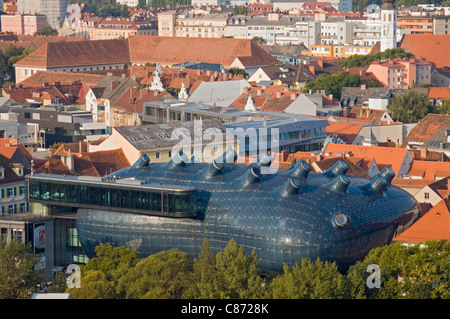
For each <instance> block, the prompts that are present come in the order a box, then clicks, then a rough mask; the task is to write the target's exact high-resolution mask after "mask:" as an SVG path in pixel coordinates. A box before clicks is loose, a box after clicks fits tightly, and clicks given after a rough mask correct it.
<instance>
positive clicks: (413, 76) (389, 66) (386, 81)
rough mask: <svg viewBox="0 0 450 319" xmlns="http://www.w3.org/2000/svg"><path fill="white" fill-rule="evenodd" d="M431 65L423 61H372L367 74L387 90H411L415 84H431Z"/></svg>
mask: <svg viewBox="0 0 450 319" xmlns="http://www.w3.org/2000/svg"><path fill="white" fill-rule="evenodd" d="M431 68H432V64H431V63H430V62H428V61H426V60H423V59H397V60H386V61H374V62H372V63H371V65H370V66H369V68H368V69H367V72H370V73H372V74H373V75H374V76H375V77H376V78H377V79H378V81H380V82H381V83H383V85H384V86H386V87H388V88H390V89H391V88H412V87H413V86H414V85H415V84H431Z"/></svg>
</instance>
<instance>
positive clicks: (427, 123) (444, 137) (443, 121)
mask: <svg viewBox="0 0 450 319" xmlns="http://www.w3.org/2000/svg"><path fill="white" fill-rule="evenodd" d="M449 136H450V115H444V114H433V113H429V114H427V115H426V116H425V117H424V118H423V119H422V120H420V121H419V123H417V125H416V126H415V127H414V128H413V129H412V130H411V132H410V133H409V134H408V137H407V138H406V140H405V142H404V143H403V147H409V148H410V149H421V148H426V149H427V150H432V151H437V152H443V153H445V154H446V155H447V156H448V155H449V154H450V152H449V150H448V149H449V146H450V144H449Z"/></svg>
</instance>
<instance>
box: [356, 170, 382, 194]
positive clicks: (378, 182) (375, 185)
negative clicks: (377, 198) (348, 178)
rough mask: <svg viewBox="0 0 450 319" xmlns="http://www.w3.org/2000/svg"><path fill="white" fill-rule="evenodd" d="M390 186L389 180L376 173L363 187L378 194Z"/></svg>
mask: <svg viewBox="0 0 450 319" xmlns="http://www.w3.org/2000/svg"><path fill="white" fill-rule="evenodd" d="M387 186H388V182H387V180H386V179H385V178H384V177H382V176H381V175H380V174H378V175H375V176H374V177H373V178H372V179H371V180H370V181H369V182H368V183H367V184H366V185H364V186H363V187H362V189H363V190H365V191H372V192H376V193H378V194H382V193H383V191H384V190H385V189H386V187H387Z"/></svg>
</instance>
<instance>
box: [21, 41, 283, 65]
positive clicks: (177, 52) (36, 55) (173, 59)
mask: <svg viewBox="0 0 450 319" xmlns="http://www.w3.org/2000/svg"><path fill="white" fill-rule="evenodd" d="M236 58H239V59H240V60H241V62H242V63H243V64H244V65H246V66H260V65H268V64H270V63H278V62H279V61H278V60H277V59H276V58H274V57H273V56H272V55H270V54H269V53H268V52H267V51H265V50H264V49H263V48H262V47H260V46H259V45H257V44H256V43H255V42H254V41H252V40H248V39H233V38H184V37H158V36H138V35H136V36H132V37H128V38H127V39H113V40H93V41H76V42H57V43H46V44H45V45H43V46H41V47H40V48H39V49H37V50H36V51H35V52H33V53H32V54H30V55H29V56H27V57H26V58H24V59H22V60H20V61H19V62H17V63H16V64H15V65H16V66H34V67H43V68H56V67H70V66H72V67H74V66H88V65H98V64H113V63H117V64H120V63H124V64H130V63H131V64H145V63H147V62H151V63H162V64H167V65H172V64H178V63H183V62H186V61H188V62H205V63H216V64H221V65H224V66H230V65H231V64H232V63H233V61H234V60H235V59H236Z"/></svg>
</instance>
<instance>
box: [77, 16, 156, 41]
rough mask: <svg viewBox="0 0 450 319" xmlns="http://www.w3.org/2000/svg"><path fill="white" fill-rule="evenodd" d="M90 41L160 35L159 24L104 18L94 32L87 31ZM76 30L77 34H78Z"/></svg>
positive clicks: (146, 21) (94, 28) (96, 25)
mask: <svg viewBox="0 0 450 319" xmlns="http://www.w3.org/2000/svg"><path fill="white" fill-rule="evenodd" d="M84 32H87V33H88V34H89V37H87V39H88V40H108V39H118V38H128V37H130V36H134V35H153V36H156V35H158V30H157V24H156V23H155V22H153V21H148V20H130V19H123V18H104V19H102V20H100V22H98V23H97V24H95V26H94V27H93V28H92V30H85V31H84ZM78 33H79V32H77V29H75V34H78Z"/></svg>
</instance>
